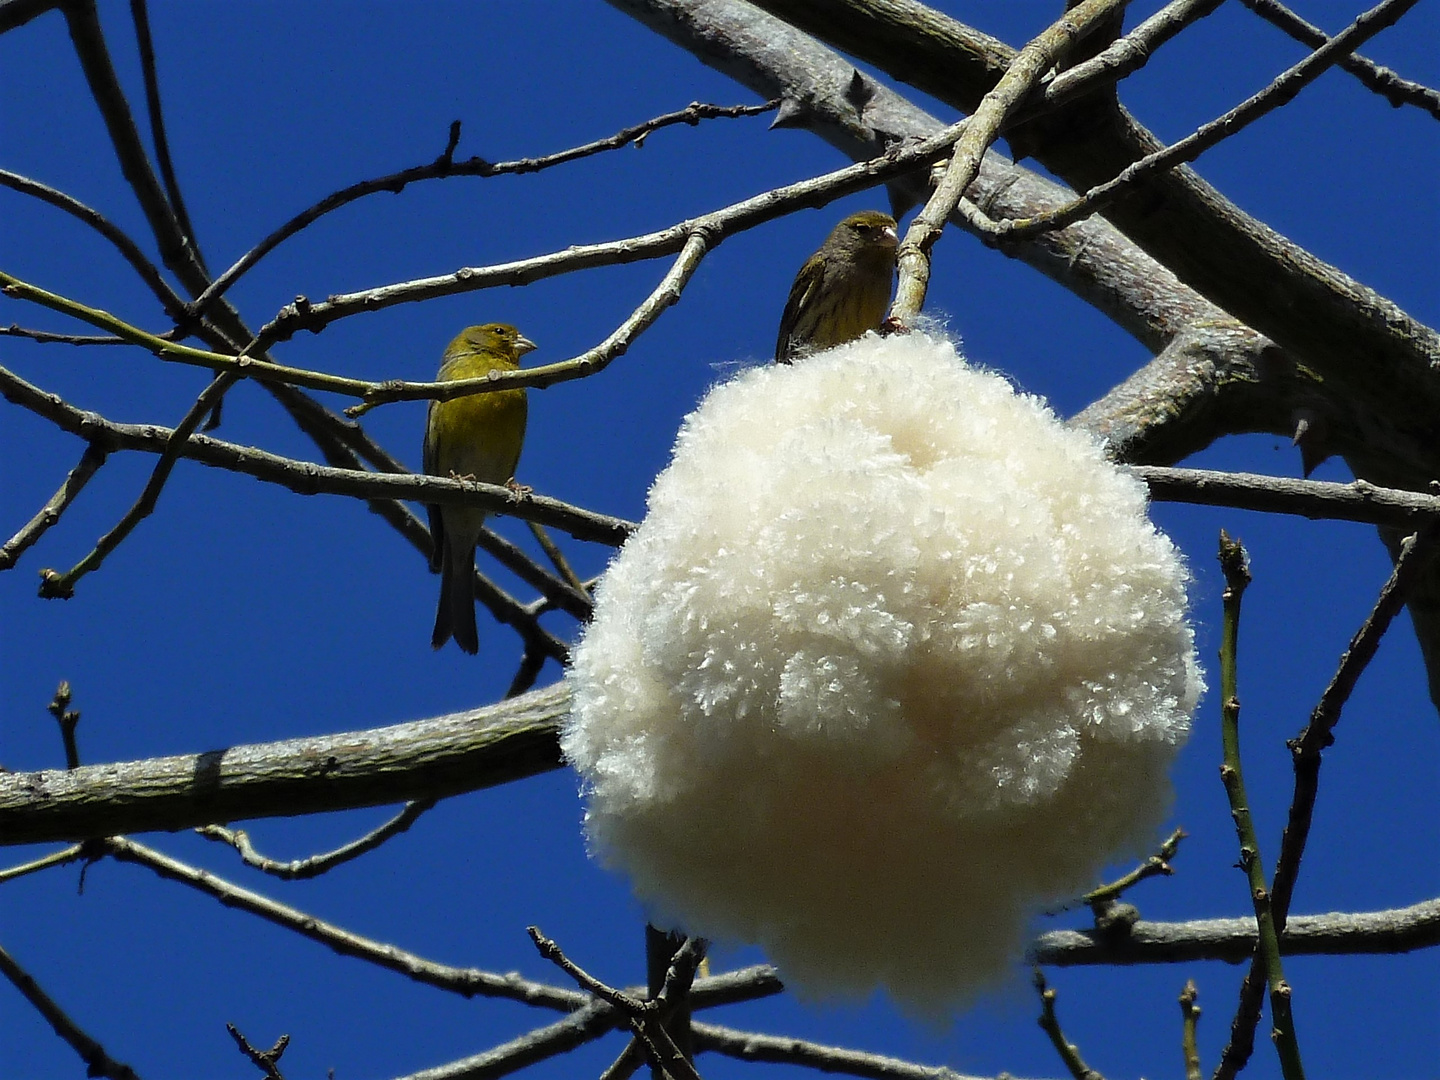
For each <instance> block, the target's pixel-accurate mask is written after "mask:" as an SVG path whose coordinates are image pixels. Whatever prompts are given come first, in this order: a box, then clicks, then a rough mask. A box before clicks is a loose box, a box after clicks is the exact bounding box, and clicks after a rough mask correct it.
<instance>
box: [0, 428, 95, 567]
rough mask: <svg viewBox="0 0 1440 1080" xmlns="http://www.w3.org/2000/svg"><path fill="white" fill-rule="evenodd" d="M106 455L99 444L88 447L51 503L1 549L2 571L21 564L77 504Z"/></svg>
mask: <svg viewBox="0 0 1440 1080" xmlns="http://www.w3.org/2000/svg"><path fill="white" fill-rule="evenodd" d="M106 456H107V455H106V452H105V450H104V449H102V448H101V447H100V446H99V445H97V444H96V443H93V442H92V443H89V444H88V445H86V447H85V452H84V453H83V454H81V455H80V461H79V463H78V464H77V465H76V466H75V468H73V469H71V470H70V473H69V475H68V476H66V477H65V482H64V483H63V484H61V485H60V488H59V490H58V491H56V492H55V494H54V495H52V496H50V499H49V501H47V502H46V503H45V505H44V506H42V507H41V508H40V509H39V511H38V512H37V513H36V514H35V516H34V517H32V518H31V519H30V520H29V521H27V522H26V523H25V524H24V525H23V526H22V527H21V528H20V531H19V532H17V533H16V534H15V535H14V536H12V537H11V538H10V539H9V540H7V541H5V545H4V546H3V547H0V570H9V569H10V568H11V567H12V566H14V565H15V564H16V562H18V561H19V559H20V556H21V555H22V554H24V553H25V551H26V550H27V549H28V548H31V547H34V546H35V544H36V543H37V542H38V541H39V540H40V537H42V536H44V535H45V533H46V531H47V530H49V529H50V527H51V526H52V525H54V524H55V523H56V522H57V521H59V520H60V516H61V515H62V514H64V513H65V511H66V510H67V509H69V507H70V504H71V503H72V502H74V501H75V498H76V496H78V495H79V494H80V492H81V491H83V490H84V489H85V485H86V484H88V483H89V482H90V478H91V477H92V476H94V475H95V473H96V472H98V471H99V469H100V466H101V465H104V464H105V458H106Z"/></svg>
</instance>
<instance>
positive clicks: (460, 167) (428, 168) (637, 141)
mask: <svg viewBox="0 0 1440 1080" xmlns="http://www.w3.org/2000/svg"><path fill="white" fill-rule="evenodd" d="M778 104H779V103H778V102H775V101H770V102H766V103H764V104H762V105H707V104H704V103H703V102H699V101H695V102H691V103H690V104H689V105H687V106H686V107H685V108H683V109H680V110H679V111H677V112H670V113H665V114H663V115H661V116H657V117H654V118H653V119H651V120H646V121H644V122H643V123H639V124H635V125H633V126H631V127H627V128H623V129H621V130H620V131H618V132H616V133H615V134H614V135H611V136H609V137H607V138H604V139H597V140H595V141H594V142H590V143H586V144H584V145H583V146H574V147H571V148H570V149H568V150H560V151H558V152H556V153H554V154H546V155H544V156H542V157H530V158H520V159H519V160H517V161H501V162H496V163H494V164H492V163H490V162H488V161H485V160H484V159H483V158H479V157H472V158H470V159H469V160H468V161H455V160H454V152H455V148H454V143H453V142H452V144H451V145H449V146H447V147H446V151H445V153H443V154H441V155H440V157H438V158H437V159H436V160H435V161H433V162H431V163H430V164H428V165H417V166H414V167H412V168H409V169H405V170H403V171H401V172H397V173H391V174H390V175H389V176H381V177H378V178H377V179H374V180H362V181H360V182H359V183H357V184H351V185H350V186H349V187H347V188H342V189H341V190H340V191H337V192H334V193H333V194H330V195H327V196H325V198H323V199H321V200H320V201H319V202H317V203H316V204H315V205H313V206H310V207H307V208H306V209H304V210H302V211H301V212H300V213H298V214H296V215H295V216H294V217H293V218H291V219H290V220H289V221H287V222H285V224H283V225H281V226H280V227H279V228H278V229H276V230H275V231H274V232H272V233H271V234H270V235H269V236H267V237H265V239H264V240H262V241H260V243H258V244H256V245H255V246H254V247H253V248H251V249H250V250H249V251H247V252H246V253H245V254H244V255H242V256H241V257H240V258H239V259H237V260H236V262H235V264H234V265H233V266H231V267H230V268H229V269H228V270H226V271H225V272H224V273H223V274H221V275H220V276H219V277H218V278H216V279H215V280H214V281H213V282H212V283H211V284H210V287H209V288H207V289H206V290H205V291H204V292H203V293H201V294H200V295H199V296H197V297H196V298H195V301H194V303H193V304H191V305H190V308H191V310H192V311H195V312H203V311H204V310H205V309H206V308H207V307H208V306H209V305H210V302H211V301H212V300H214V299H215V298H216V297H217V296H221V295H223V294H224V293H225V292H226V290H228V289H229V288H230V286H231V285H233V284H234V283H235V282H236V280H238V279H239V278H240V277H241V275H243V274H245V273H246V272H248V271H249V270H250V269H251V268H252V267H253V266H255V264H256V263H258V262H259V261H260V260H261V259H263V258H264V257H265V256H266V255H268V254H269V253H270V252H272V251H274V250H275V248H277V247H279V246H280V244H282V243H284V242H285V241H286V240H288V239H289V238H290V237H292V236H294V235H295V234H296V233H298V232H300V231H301V230H303V229H305V228H307V227H308V226H310V225H311V224H313V223H314V222H316V221H318V220H319V219H320V218H322V217H324V216H325V215H326V214H328V213H330V212H332V211H334V210H338V209H340V208H341V207H342V206H348V205H349V204H350V203H352V202H354V201H355V200H357V199H361V198H364V197H365V196H367V195H373V194H375V193H376V192H380V191H386V192H390V193H392V194H398V193H399V192H401V191H403V190H404V189H405V188H406V187H407V186H409V185H410V184H413V183H416V182H417V181H421V180H435V179H442V178H445V177H450V176H481V177H491V176H504V175H508V174H518V173H532V172H541V171H542V170H544V169H549V168H553V167H554V166H556V165H564V164H567V163H568V162H571V161H578V160H580V159H581V158H587V157H591V156H593V155H595V154H599V153H603V152H605V151H607V150H618V149H620V148H621V147H623V146H629V145H631V144H632V143H633V144H634V145H635V146H637V147H638V146H641V145H643V144H644V142H645V139H646V137H647V136H649V135H651V134H652V133H654V132H656V131H660V130H662V129H664V128H667V127H671V126H673V125H675V124H689V125H690V126H691V127H694V126H695V125H697V124H699V123H700V121H702V120H709V119H714V118H716V117H739V116H759V115H760V114H762V113H767V112H771V111H773V110H774V109H775V108H776V107H777V106H778ZM451 137H452V140H453V141H455V142H458V139H459V121H458V120H457V121H456V122H455V124H453V125H452V126H451Z"/></svg>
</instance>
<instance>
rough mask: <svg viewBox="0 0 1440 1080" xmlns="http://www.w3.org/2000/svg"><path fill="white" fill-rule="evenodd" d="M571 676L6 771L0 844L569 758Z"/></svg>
mask: <svg viewBox="0 0 1440 1080" xmlns="http://www.w3.org/2000/svg"><path fill="white" fill-rule="evenodd" d="M568 702H569V696H568V693H567V691H566V689H565V687H564V686H563V684H557V685H555V686H550V687H547V688H545V689H543V690H536V691H533V692H531V693H529V694H525V695H524V696H522V697H517V698H512V699H511V700H509V701H505V702H501V703H500V704H498V705H492V706H488V707H486V708H481V709H472V710H470V711H467V712H461V713H452V714H450V715H448V716H438V717H434V718H433V719H429V720H417V721H413V722H411V723H408V724H397V725H395V726H393V727H386V728H375V729H372V730H369V731H350V732H341V733H340V734H337V735H318V736H314V737H310V738H300V739H288V740H286V741H284V742H278V743H262V744H258V745H253V746H233V747H230V748H228V749H225V750H212V751H209V752H207V753H203V754H183V755H180V756H178V757H168V758H151V759H148V760H145V761H134V762H125V763H121V764H111V765H88V766H82V767H81V768H78V769H71V770H58V769H47V770H44V771H41V772H34V773H11V774H0V845H8V844H28V843H35V842H37V841H48V840H79V839H88V838H92V837H104V836H111V835H114V834H116V833H128V832H147V831H152V830H160V829H164V830H175V829H185V828H191V827H193V826H197V825H210V824H215V823H219V822H228V821H236V820H240V819H243V818H255V817H279V816H285V815H290V814H309V813H320V812H324V811H327V810H348V809H352V808H354V807H359V806H379V805H383V804H386V803H396V802H404V801H406V800H408V799H427V798H440V797H443V796H446V795H456V794H459V793H460V792H463V791H476V790H478V789H480V788H486V787H493V786H495V785H497V784H504V783H508V782H510V781H512V780H520V779H523V778H525V777H527V776H534V775H536V774H537V773H542V772H548V771H550V770H551V769H556V768H559V767H560V751H559V743H558V730H559V724H560V721H561V719H562V718H563V717H564V716H565V713H566V710H567V707H568Z"/></svg>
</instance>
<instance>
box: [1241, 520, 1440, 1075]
mask: <svg viewBox="0 0 1440 1080" xmlns="http://www.w3.org/2000/svg"><path fill="white" fill-rule="evenodd" d="M1435 536H1436V529H1435V525H1434V524H1433V523H1430V524H1427V525H1426V526H1425V529H1424V531H1423V532H1422V533H1419V534H1416V535H1414V536H1410V537H1408V538H1406V540H1405V541H1404V542H1403V543H1402V544H1401V547H1400V554H1399V556H1398V557H1397V558H1396V560H1395V566H1394V568H1393V569H1392V571H1391V573H1390V577H1389V579H1388V580H1387V581H1386V582H1385V585H1384V586H1383V587H1382V588H1381V590H1380V596H1379V598H1378V599H1377V600H1376V601H1375V606H1374V608H1373V609H1372V610H1371V612H1370V614H1369V615H1368V616H1367V617H1366V619H1365V622H1364V623H1362V624H1361V626H1360V629H1359V630H1357V631H1356V632H1355V636H1354V637H1353V638H1351V641H1350V646H1349V648H1347V649H1346V650H1345V653H1344V654H1343V655H1342V656H1341V657H1340V663H1339V666H1338V667H1337V668H1336V671H1335V674H1334V676H1333V677H1332V678H1331V680H1330V684H1329V685H1328V686H1327V687H1326V688H1325V692H1324V693H1323V694H1322V695H1321V696H1320V701H1319V702H1318V703H1317V704H1316V706H1315V709H1314V711H1313V712H1312V713H1311V714H1310V722H1309V723H1308V724H1307V725H1306V726H1305V729H1304V730H1303V731H1302V732H1301V733H1300V734H1299V735H1298V736H1296V737H1295V738H1294V739H1291V740H1289V742H1288V743H1287V745H1288V746H1289V748H1290V754H1291V762H1292V765H1293V766H1294V771H1295V790H1294V795H1293V796H1292V797H1291V800H1290V810H1289V813H1288V815H1287V820H1286V823H1285V830H1284V832H1283V833H1282V834H1281V837H1280V857H1279V858H1278V859H1277V860H1276V864H1275V875H1274V878H1273V881H1272V884H1271V889H1270V894H1271V908H1272V910H1273V913H1274V919H1275V925H1276V927H1277V928H1278V930H1280V931H1282V932H1283V931H1284V930H1285V929H1286V925H1287V919H1288V916H1289V911H1290V901H1291V898H1292V896H1293V895H1294V891H1295V881H1296V879H1297V878H1298V876H1299V874H1300V860H1301V857H1302V855H1303V854H1304V851H1305V844H1306V841H1307V840H1308V839H1309V836H1310V822H1311V816H1312V815H1313V813H1314V809H1315V798H1316V796H1317V795H1318V794H1319V786H1320V761H1321V752H1322V751H1323V750H1324V749H1325V748H1326V747H1328V746H1329V745H1330V744H1331V743H1333V742H1334V736H1333V735H1332V734H1331V733H1332V732H1333V730H1334V727H1335V725H1336V723H1338V722H1339V720H1340V712H1341V710H1342V709H1343V708H1344V705H1345V702H1346V701H1347V700H1348V699H1349V697H1350V693H1351V691H1352V690H1353V689H1354V688H1355V683H1356V682H1357V681H1358V679H1359V678H1360V675H1361V673H1362V672H1363V671H1364V670H1365V668H1366V667H1367V666H1368V665H1369V663H1370V661H1371V659H1373V658H1374V656H1375V651H1376V649H1377V648H1378V647H1379V644H1380V639H1381V637H1383V636H1384V634H1385V631H1386V630H1387V629H1388V628H1389V626H1390V623H1391V621H1392V620H1393V619H1394V618H1395V616H1396V615H1397V614H1399V612H1400V609H1401V608H1402V607H1403V606H1404V603H1405V596H1406V593H1407V592H1408V590H1409V588H1410V586H1411V584H1412V583H1413V581H1414V579H1415V577H1416V575H1417V574H1418V573H1419V572H1420V571H1421V570H1422V569H1423V567H1424V565H1425V561H1426V558H1425V557H1426V555H1427V554H1428V552H1429V549H1430V548H1431V547H1432V546H1433V544H1434V540H1435ZM1264 976H1265V970H1264V968H1263V967H1262V965H1261V957H1260V955H1259V954H1258V953H1257V954H1256V956H1255V958H1254V959H1253V960H1252V961H1251V964H1250V970H1249V972H1248V973H1247V974H1246V976H1245V979H1244V980H1243V982H1242V983H1241V984H1240V1000H1239V1004H1238V1005H1237V1007H1236V1010H1235V1017H1234V1019H1233V1020H1232V1021H1231V1023H1230V1039H1229V1041H1228V1042H1227V1043H1226V1045H1225V1049H1224V1050H1223V1051H1222V1053H1221V1055H1220V1063H1219V1065H1218V1066H1217V1067H1216V1070H1215V1077H1216V1080H1231V1078H1233V1077H1234V1076H1236V1075H1237V1074H1238V1073H1239V1072H1240V1070H1241V1069H1243V1068H1244V1067H1245V1065H1246V1064H1247V1063H1248V1062H1249V1060H1250V1055H1251V1054H1252V1053H1253V1052H1254V1048H1255V1026H1256V1024H1257V1023H1258V1022H1259V1020H1260V1003H1261V992H1262V986H1263V985H1264Z"/></svg>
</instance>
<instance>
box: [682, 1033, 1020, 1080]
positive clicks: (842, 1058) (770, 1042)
mask: <svg viewBox="0 0 1440 1080" xmlns="http://www.w3.org/2000/svg"><path fill="white" fill-rule="evenodd" d="M694 1030H695V1047H696V1049H697V1050H702V1051H703V1050H712V1051H714V1052H715V1053H718V1054H724V1055H725V1056H726V1057H733V1058H738V1059H740V1060H741V1061H765V1062H774V1063H776V1064H781V1065H799V1066H801V1067H803V1068H809V1069H814V1070H816V1071H817V1072H822V1073H838V1074H843V1075H847V1076H864V1077H869V1078H870V1080H986V1078H982V1077H978V1076H968V1075H965V1076H962V1075H961V1074H960V1073H957V1072H955V1071H954V1070H953V1069H950V1068H948V1067H947V1066H944V1065H917V1064H915V1063H914V1062H912V1061H906V1060H904V1059H903V1058H893V1057H885V1056H884V1055H882V1054H871V1053H867V1052H866V1051H864V1050H850V1049H848V1048H846V1047H842V1046H825V1045H822V1044H820V1043H813V1042H808V1041H806V1040H805V1039H796V1038H792V1037H791V1036H788V1035H762V1034H760V1033H759V1032H755V1031H736V1030H735V1029H734V1028H728V1027H721V1026H720V1025H718V1024H705V1023H701V1022H699V1021H696V1022H695V1025H694ZM1012 1080H1013V1078H1012Z"/></svg>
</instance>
